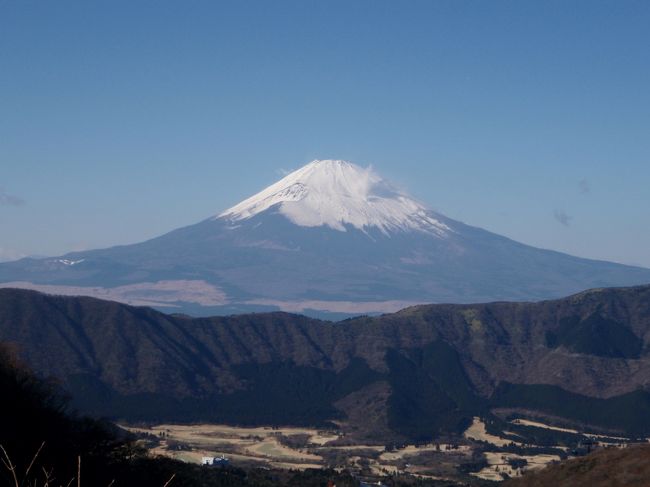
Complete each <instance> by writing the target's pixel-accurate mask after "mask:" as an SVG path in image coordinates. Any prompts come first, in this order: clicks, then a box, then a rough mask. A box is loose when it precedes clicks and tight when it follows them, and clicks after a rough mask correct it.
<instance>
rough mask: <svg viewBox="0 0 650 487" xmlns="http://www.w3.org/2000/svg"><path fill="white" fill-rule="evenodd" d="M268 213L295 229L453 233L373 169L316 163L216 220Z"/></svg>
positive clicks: (290, 175)
mask: <svg viewBox="0 0 650 487" xmlns="http://www.w3.org/2000/svg"><path fill="white" fill-rule="evenodd" d="M269 209H277V211H278V212H279V213H280V214H282V215H283V216H285V217H286V218H288V219H289V220H290V221H292V222H293V223H295V224H296V225H299V226H303V227H318V226H328V227H330V228H332V229H334V230H338V231H341V232H345V231H346V229H347V227H354V228H356V229H358V230H361V231H367V230H369V229H370V228H372V227H376V228H378V229H379V230H380V231H381V232H383V233H384V234H390V233H391V232H394V231H411V230H417V231H422V232H426V233H429V234H433V235H436V236H439V237H443V236H445V235H447V234H448V233H449V232H451V229H450V228H449V227H448V226H447V225H445V224H444V223H443V222H441V221H440V220H439V219H437V218H436V217H435V213H433V212H432V211H431V210H429V209H428V208H426V207H425V206H424V205H422V204H421V203H419V202H417V201H415V200H414V199H412V198H410V197H409V196H408V195H406V194H404V193H402V192H401V191H399V190H397V189H396V188H395V187H394V186H392V185H391V184H390V183H388V182H387V181H385V180H384V179H382V178H381V177H380V176H379V175H378V174H377V173H376V172H375V171H373V170H372V168H370V167H368V168H361V167H359V166H357V165H355V164H351V163H349V162H346V161H338V160H322V161H319V160H316V161H312V162H310V163H309V164H307V165H306V166H303V167H302V168H300V169H298V170H296V171H294V172H292V173H291V174H289V175H287V176H286V177H284V178H283V179H281V180H280V181H278V182H277V183H275V184H272V185H271V186H269V187H267V188H266V189H264V190H262V191H260V192H259V193H257V194H255V195H253V196H251V197H250V198H248V199H246V200H244V201H242V202H241V203H239V204H237V205H235V206H233V207H232V208H229V209H228V210H226V211H224V212H223V213H221V214H220V215H218V216H216V217H215V219H216V218H225V219H228V220H231V221H239V220H246V219H249V218H252V217H253V216H255V215H257V214H259V213H261V212H264V211H266V210H269Z"/></svg>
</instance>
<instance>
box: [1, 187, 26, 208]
mask: <svg viewBox="0 0 650 487" xmlns="http://www.w3.org/2000/svg"><path fill="white" fill-rule="evenodd" d="M24 204H25V200H24V199H22V198H19V197H18V196H15V195H13V194H9V193H7V192H6V191H5V190H4V188H2V187H0V205H3V206H22V205H24Z"/></svg>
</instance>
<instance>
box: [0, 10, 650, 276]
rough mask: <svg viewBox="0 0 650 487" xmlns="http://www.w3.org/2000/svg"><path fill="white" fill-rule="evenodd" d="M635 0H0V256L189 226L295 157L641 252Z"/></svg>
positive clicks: (648, 193) (526, 227)
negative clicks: (359, 168) (357, 168)
mask: <svg viewBox="0 0 650 487" xmlns="http://www.w3.org/2000/svg"><path fill="white" fill-rule="evenodd" d="M649 26H650V2H648V1H645V0H643V1H625V0H611V1H599V0H585V1H572V0H558V1H553V0H544V1H541V0H540V1H523V0H511V1H499V0H494V1H484V0H480V1H478V0H477V1H463V0H449V1H439V0H427V1H397V0H395V1H391V2H384V1H379V0H368V1H355V0H345V1H330V0H327V1H326V0H321V1H318V2H316V1H308V0H300V1H296V2H288V1H282V0H277V1H267V0H265V1H259V2H251V1H242V0H237V1H232V2H227V1H192V0H183V1H180V0H179V1H174V2H170V1H161V0H155V1H153V0H152V1H137V0H127V1H119V0H111V1H92V0H83V1H78V2H71V1H65V0H56V1H48V0H41V1H29V0H14V1H8V0H0V259H3V260H7V259H10V258H15V257H18V256H21V255H55V254H60V253H63V252H65V251H68V250H79V249H87V248H95V247H104V246H110V245H115V244H120V243H131V242H137V241H141V240H144V239H146V238H150V237H154V236H157V235H159V234H161V233H164V232H166V231H168V230H171V229H174V228H176V227H179V226H184V225H188V224H191V223H194V222H197V221H199V220H202V219H204V218H207V217H209V216H211V215H213V214H216V213H218V212H220V211H221V210H223V209H225V208H227V207H229V206H231V205H233V204H235V203H236V202H238V201H239V200H241V199H243V198H244V197H246V196H249V195H250V194H252V193H253V192H256V191H258V190H259V189H261V188H263V187H264V186H266V185H268V184H270V183H272V182H273V181H275V180H276V179H278V178H279V177H280V176H281V175H282V171H284V170H288V169H294V168H297V167H299V166H301V165H303V164H305V163H307V162H309V161H310V160H312V159H326V158H336V159H346V160H350V161H352V162H355V163H357V164H360V165H368V164H372V165H373V166H374V167H375V168H376V169H377V171H378V172H380V173H381V174H383V175H384V176H386V177H387V178H388V179H391V180H393V181H395V182H397V183H398V184H399V185H401V186H402V187H404V188H406V189H408V191H409V192H410V193H411V194H413V195H414V196H415V197H417V198H419V199H420V200H422V201H423V202H425V203H427V204H428V205H430V206H431V207H432V208H434V209H436V210H438V211H441V212H442V213H444V214H446V215H447V216H450V217H452V218H456V219H459V220H462V221H464V222H466V223H468V224H471V225H476V226H480V227H483V228H486V229H488V230H491V231H494V232H497V233H500V234H503V235H506V236H509V237H511V238H514V239H516V240H519V241H521V242H524V243H528V244H532V245H535V246H539V247H544V248H552V249H556V250H560V251H565V252H569V253H572V254H575V255H579V256H584V257H593V258H601V259H608V260H614V261H618V262H624V263H632V264H640V265H645V266H647V267H650V27H649Z"/></svg>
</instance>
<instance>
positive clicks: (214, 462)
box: [201, 455, 230, 467]
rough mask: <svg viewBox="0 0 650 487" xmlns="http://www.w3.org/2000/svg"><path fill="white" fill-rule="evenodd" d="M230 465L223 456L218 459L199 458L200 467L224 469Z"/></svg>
mask: <svg viewBox="0 0 650 487" xmlns="http://www.w3.org/2000/svg"><path fill="white" fill-rule="evenodd" d="M229 463H230V460H228V459H227V458H226V457H225V455H221V456H220V457H201V465H211V466H215V467H224V466H226V465H228V464H229Z"/></svg>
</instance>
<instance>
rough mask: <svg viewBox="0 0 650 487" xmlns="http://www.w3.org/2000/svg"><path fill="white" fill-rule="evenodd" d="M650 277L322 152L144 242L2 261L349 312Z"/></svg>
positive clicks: (57, 277) (187, 295)
mask: <svg viewBox="0 0 650 487" xmlns="http://www.w3.org/2000/svg"><path fill="white" fill-rule="evenodd" d="M649 282H650V270H648V269H642V268H636V267H630V266H624V265H619V264H613V263H608V262H600V261H594V260H587V259H581V258H577V257H572V256H569V255H565V254H561V253H558V252H552V251H548V250H541V249H537V248H533V247H530V246H527V245H523V244H520V243H517V242H514V241H512V240H510V239H507V238H505V237H501V236H499V235H495V234H493V233H490V232H488V231H485V230H482V229H479V228H475V227H471V226H468V225H465V224H463V223H460V222H457V221H454V220H452V219H449V218H447V217H445V216H443V215H441V214H438V213H435V212H433V211H431V210H429V209H427V208H426V207H425V206H423V205H422V204H420V203H418V202H417V201H415V200H413V199H411V198H410V197H408V196H407V195H405V194H404V193H403V192H400V191H398V190H396V189H394V188H393V187H392V186H391V185H390V184H389V183H387V182H386V181H384V180H382V179H381V178H380V177H379V176H378V175H376V174H375V173H374V172H372V171H371V170H369V169H361V168H359V167H357V166H354V165H352V164H349V163H345V162H342V161H314V162H312V163H310V164H308V165H307V166H305V167H303V168H301V169H299V170H297V171H295V172H294V173H291V174H289V175H288V176H286V177H285V178H283V179H282V180H281V181H279V182H278V183H276V184H274V185H272V186H270V187H269V188H267V189H265V190H263V191H262V192H260V193H259V194H257V195H254V196H252V197H251V198H248V199H247V200H245V201H243V202H241V203H240V204H238V205H236V206H234V207H232V208H230V209H229V210H226V211H225V212H223V213H221V214H220V215H218V216H215V217H213V218H209V219H207V220H205V221H202V222H200V223H197V224H195V225H191V226H188V227H185V228H181V229H177V230H174V231H172V232H170V233H168V234H166V235H163V236H160V237H158V238H154V239H152V240H149V241H146V242H143V243H140V244H135V245H127V246H120V247H113V248H110V249H103V250H93V251H86V252H74V253H70V254H67V255H65V256H63V257H60V258H49V259H23V260H20V261H17V262H10V263H5V264H0V286H2V287H19V288H29V289H37V290H40V291H44V292H50V293H55V294H67V295H90V296H95V297H100V298H105V299H111V300H115V301H120V302H126V303H130V304H136V305H149V306H155V307H157V308H159V309H167V310H178V311H183V312H187V313H190V314H195V315H203V316H205V315H209V314H227V313H235V312H243V311H256V310H274V309H275V310H277V309H280V310H284V311H292V312H306V313H308V314H309V313H311V314H312V315H314V314H315V313H316V311H326V312H334V313H343V314H345V315H347V316H350V315H355V314H360V313H378V312H390V311H396V310H398V309H401V308H404V307H406V306H408V305H412V304H418V303H430V302H480V301H492V300H539V299H548V298H555V297H561V296H565V295H567V294H570V293H574V292H578V291H580V290H583V289H586V288H591V287H606V286H624V285H637V284H646V283H649Z"/></svg>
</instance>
